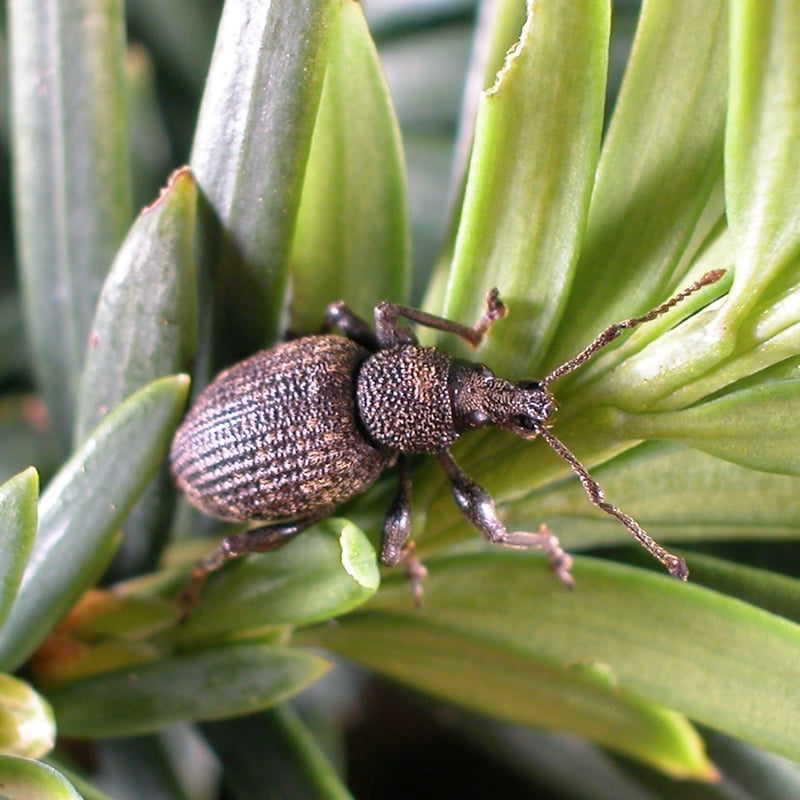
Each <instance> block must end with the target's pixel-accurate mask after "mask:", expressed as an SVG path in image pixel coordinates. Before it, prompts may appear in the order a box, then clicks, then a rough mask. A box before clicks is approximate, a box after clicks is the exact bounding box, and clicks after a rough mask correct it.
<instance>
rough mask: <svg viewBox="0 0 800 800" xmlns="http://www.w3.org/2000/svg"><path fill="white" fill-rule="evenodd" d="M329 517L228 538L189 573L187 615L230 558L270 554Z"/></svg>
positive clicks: (184, 601) (182, 596)
mask: <svg viewBox="0 0 800 800" xmlns="http://www.w3.org/2000/svg"><path fill="white" fill-rule="evenodd" d="M322 516H325V515H315V516H313V517H309V518H307V519H302V520H295V521H292V522H281V523H277V524H273V525H264V526H262V527H260V528H254V529H252V530H249V531H244V532H242V533H236V534H234V535H233V536H226V537H225V538H224V539H223V540H222V541H221V542H220V543H219V546H218V547H217V548H216V550H214V551H213V552H211V553H209V554H208V555H207V556H205V557H204V558H201V559H200V560H199V561H198V562H197V563H196V564H195V565H194V568H193V569H192V571H191V573H190V574H189V579H188V581H187V582H186V585H185V586H184V588H183V590H182V591H181V594H180V598H179V600H180V604H181V607H182V608H183V611H184V615H186V614H188V612H189V611H190V610H191V608H192V607H193V606H194V605H196V604H197V601H198V599H199V597H200V589H201V588H202V587H203V584H204V583H205V582H206V578H208V576H209V575H210V574H211V573H212V572H216V571H217V570H218V569H220V568H221V567H223V566H224V565H225V564H226V563H227V562H228V561H229V560H230V559H232V558H238V557H239V556H243V555H245V554H247V553H267V552H269V551H270V550H277V549H278V548H280V547H283V545H285V544H286V543H287V542H289V541H290V540H291V539H293V538H294V537H295V536H297V534H298V533H300V532H301V531H304V530H305V529H306V528H308V527H309V526H310V525H312V524H313V523H314V522H316V521H317V520H319V519H321V518H322Z"/></svg>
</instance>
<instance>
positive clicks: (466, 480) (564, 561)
mask: <svg viewBox="0 0 800 800" xmlns="http://www.w3.org/2000/svg"><path fill="white" fill-rule="evenodd" d="M437 458H438V460H439V463H440V464H441V465H442V467H443V468H444V471H445V472H446V473H447V477H448V478H449V479H450V484H451V487H452V490H453V497H454V498H455V501H456V504H457V505H458V507H459V509H460V510H461V513H462V514H463V515H464V516H465V517H466V518H467V520H468V521H469V522H471V523H472V524H473V525H474V526H475V527H476V528H477V529H478V530H479V531H480V532H481V533H482V534H483V535H484V536H485V537H486V538H487V539H488V540H489V541H490V542H494V543H496V544H501V545H503V546H504V547H511V548H515V549H518V550H531V549H536V550H541V551H542V552H543V553H544V554H545V556H547V560H548V562H549V564H550V569H551V571H552V572H553V573H554V574H555V576H556V577H557V578H558V579H559V580H560V581H561V583H563V584H564V585H565V586H567V587H568V588H570V589H571V588H572V587H573V586H574V581H573V579H572V575H570V573H569V569H570V567H571V566H572V559H571V558H570V557H569V554H568V553H566V552H564V550H563V549H562V548H561V545H560V544H559V543H558V539H557V538H556V537H555V535H554V534H553V533H551V532H550V531H549V530H548V529H547V527H545V526H544V525H542V526H541V527H540V528H539V530H538V531H537V532H536V533H532V532H529V531H509V530H507V529H506V527H505V525H503V523H502V522H501V521H500V517H499V516H498V514H497V508H496V507H495V504H494V500H492V497H491V495H490V494H489V493H488V492H487V491H486V490H485V489H482V488H481V487H480V486H478V484H477V483H475V481H473V480H472V478H470V477H469V476H468V475H467V474H466V473H464V472H463V471H462V469H461V468H460V467H459V466H458V464H456V462H455V461H454V460H453V457H452V456H451V455H450V454H449V453H448V452H446V451H445V452H442V453H439V454H438V455H437Z"/></svg>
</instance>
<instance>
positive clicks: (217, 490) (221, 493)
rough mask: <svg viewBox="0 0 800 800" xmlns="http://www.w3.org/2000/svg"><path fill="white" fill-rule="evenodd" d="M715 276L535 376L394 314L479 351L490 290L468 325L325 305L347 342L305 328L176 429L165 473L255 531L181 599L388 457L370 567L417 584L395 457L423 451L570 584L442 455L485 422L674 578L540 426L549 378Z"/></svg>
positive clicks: (497, 313) (565, 572) (493, 533)
mask: <svg viewBox="0 0 800 800" xmlns="http://www.w3.org/2000/svg"><path fill="white" fill-rule="evenodd" d="M722 274H723V271H722V270H715V271H713V272H709V273H707V274H706V275H704V276H703V277H702V278H700V279H699V280H698V281H695V282H694V283H693V284H691V285H690V286H689V287H687V288H686V289H684V290H683V291H681V292H678V294H676V295H674V296H673V297H672V298H670V299H669V300H667V301H666V302H664V303H662V304H661V305H659V306H656V307H655V308H653V309H652V310H650V311H648V312H647V313H645V314H643V315H642V316H639V317H631V318H630V319H627V320H623V321H622V322H620V323H617V324H614V325H610V326H608V327H607V328H606V329H604V330H603V331H601V333H600V334H599V335H598V336H597V337H596V338H595V339H594V340H593V341H592V342H590V343H589V345H588V346H587V347H586V348H584V350H582V351H581V352H580V353H578V354H577V355H576V356H574V357H573V358H572V359H570V360H569V361H567V362H565V363H564V364H562V365H561V366H559V367H556V369H554V370H552V371H551V372H550V373H549V374H548V375H546V376H545V377H544V378H542V379H541V380H538V381H537V380H528V381H519V382H511V381H507V380H505V379H503V378H500V377H498V376H496V375H495V374H494V373H493V372H492V371H491V370H489V369H488V368H487V367H484V366H483V365H481V364H474V363H471V362H469V361H463V360H460V359H456V358H453V357H452V356H450V355H449V354H448V353H446V352H445V351H443V350H440V349H439V348H433V347H420V346H419V345H418V344H417V343H416V339H415V338H414V335H413V334H412V333H411V331H410V330H408V329H407V328H405V327H404V326H402V325H400V324H398V322H397V320H398V318H399V317H404V318H405V319H408V320H411V321H413V322H417V323H419V324H421V325H426V326H428V327H430V328H433V329H435V330H440V331H445V332H447V333H451V334H454V335H456V336H459V337H461V338H462V339H464V340H465V341H467V342H468V343H470V344H472V345H473V346H474V345H477V344H478V343H479V342H480V341H481V339H482V338H483V336H484V334H485V333H486V331H487V330H488V329H489V327H490V326H491V324H492V323H493V322H494V321H495V320H497V319H499V318H500V317H502V316H504V315H505V313H506V309H505V306H504V305H503V304H502V303H501V302H500V300H499V298H498V296H497V290H493V291H491V292H490V293H489V295H488V296H487V299H486V308H485V310H484V313H483V315H482V316H481V318H480V319H479V320H478V322H477V323H476V324H475V325H474V326H472V327H467V326H464V325H460V324H458V323H456V322H452V321H450V320H446V319H442V318H441V317H435V316H433V315H431V314H427V313H425V312H424V311H420V310H418V309H414V308H408V307H406V306H398V305H395V304H393V303H388V302H383V303H380V304H379V305H378V306H376V308H375V329H374V330H373V329H372V328H371V327H370V326H369V325H368V324H367V323H366V322H364V320H362V319H360V318H359V317H357V316H356V315H355V314H353V312H352V311H350V310H349V309H348V308H347V307H346V306H345V305H344V304H343V303H333V304H331V305H330V306H328V309H327V312H326V316H325V320H326V323H327V325H328V326H332V325H334V324H336V325H338V326H339V328H341V330H342V332H343V333H344V334H345V337H341V336H333V335H328V334H324V335H319V336H307V337H304V338H301V339H297V340H295V341H291V342H287V343H285V344H281V345H278V346H277V347H274V348H272V349H271V350H265V351H263V352H261V353H258V354H257V355H255V356H253V357H251V358H249V359H247V360H245V361H242V362H241V363H239V364H236V365H235V366H233V367H231V368H230V369H228V370H226V371H225V372H223V373H221V374H220V375H219V376H218V377H217V378H216V379H215V380H214V381H213V382H212V383H211V384H210V385H209V386H208V388H206V390H205V391H204V392H202V393H201V394H200V396H199V397H198V398H197V401H196V403H195V405H194V407H193V408H192V409H191V411H190V412H189V414H188V415H187V417H186V419H185V420H184V421H183V423H182V425H181V426H180V428H179V429H178V432H177V433H176V435H175V439H174V441H173V443H172V450H171V460H172V469H173V472H174V474H175V476H176V479H177V482H178V485H179V486H180V488H181V489H182V490H183V491H184V493H185V494H186V497H187V498H188V499H189V501H190V502H191V503H192V504H193V505H194V506H196V507H197V508H198V509H200V510H201V511H203V512H204V513H206V514H209V515H211V516H214V517H219V518H221V519H226V520H233V521H239V522H244V521H250V520H260V521H262V522H264V523H266V524H265V525H263V526H261V527H259V528H256V529H254V530H249V531H246V532H245V533H239V534H235V535H233V536H229V537H227V538H226V539H224V540H223V542H222V543H221V544H220V546H219V547H218V548H217V550H215V551H214V553H212V554H211V555H210V556H208V557H207V558H205V559H203V560H202V561H200V562H199V563H198V565H197V567H196V568H195V570H194V572H193V573H192V582H191V584H190V587H189V589H188V590H187V594H186V597H187V598H188V600H189V601H192V600H193V599H194V598H195V597H196V593H197V588H198V587H199V585H200V583H201V582H202V581H203V579H204V578H205V576H206V575H207V574H208V573H209V572H211V571H213V570H215V569H218V568H219V567H220V566H221V565H222V564H223V563H224V562H225V561H226V560H227V559H228V558H231V557H233V556H237V555H241V554H243V553H248V552H265V551H267V550H273V549H275V548H277V547H280V546H281V545H282V544H283V543H284V542H286V541H287V540H288V539H289V538H291V537H292V536H294V535H296V534H297V533H299V532H300V531H302V530H303V529H304V528H306V527H308V526H309V525H310V524H312V523H313V522H314V521H316V520H318V519H320V518H322V517H324V516H327V515H328V514H329V513H330V512H332V511H333V510H334V509H335V508H336V507H337V506H339V505H340V504H341V503H343V502H345V501H346V500H349V499H351V498H353V497H355V496H357V495H359V494H361V493H362V492H363V491H365V490H366V489H367V488H368V487H369V486H371V485H372V484H373V483H374V482H375V480H376V479H377V478H378V476H379V475H380V473H381V472H382V471H383V470H385V469H386V468H387V467H390V466H392V465H394V464H395V462H398V463H399V466H400V470H399V473H400V474H399V482H398V488H397V493H396V495H395V499H394V502H393V504H392V506H391V508H390V509H389V512H388V514H387V516H386V519H385V521H384V524H383V531H382V539H381V561H382V562H383V563H384V564H386V565H387V566H391V565H394V564H398V563H399V562H401V561H406V562H407V567H408V571H409V575H410V576H411V578H412V580H413V581H414V582H415V588H416V590H417V591H418V590H419V580H420V578H421V577H422V575H423V574H424V570H423V569H422V568H421V567H420V565H419V564H418V563H417V562H416V561H415V559H414V557H413V554H412V551H410V550H409V548H407V547H405V548H404V544H405V543H406V541H407V539H408V536H409V533H410V531H411V510H410V508H411V503H410V480H409V475H408V467H407V463H406V456H407V455H408V454H412V453H430V454H432V455H434V456H435V457H436V459H437V460H438V461H439V463H440V464H441V466H442V468H443V469H444V471H445V473H446V474H447V477H448V479H449V480H450V484H451V488H452V493H453V497H454V499H455V501H456V504H457V505H458V507H459V508H460V509H461V511H462V513H463V514H464V516H465V517H466V519H467V520H468V521H469V522H471V523H472V524H473V525H474V526H475V527H476V528H477V529H478V530H480V531H481V533H483V535H484V536H485V537H486V538H487V539H488V540H489V541H491V542H495V543H497V544H502V545H505V546H506V547H513V548H532V547H534V548H539V549H541V550H543V551H544V552H545V554H546V555H547V557H548V559H549V561H550V565H551V568H552V570H553V571H554V572H555V573H556V575H558V577H559V578H560V579H561V580H562V581H563V582H564V583H566V584H568V585H571V583H572V579H571V577H570V574H569V567H570V563H571V561H570V558H569V556H568V555H567V554H566V553H564V551H563V550H562V549H561V548H560V546H559V545H558V541H557V539H556V538H555V536H553V534H552V533H550V532H549V531H548V530H547V529H545V528H542V529H541V530H540V531H538V532H528V531H512V532H510V531H508V530H507V529H506V527H505V526H504V525H503V523H502V521H501V520H500V517H499V515H498V513H497V509H496V508H495V505H494V501H493V500H492V498H491V496H490V495H489V494H488V493H487V492H486V491H485V490H484V489H482V488H481V487H480V486H478V485H477V484H476V483H475V482H474V481H473V480H472V479H471V478H470V477H469V476H468V475H466V474H465V473H464V472H463V471H462V470H461V468H460V467H459V466H458V465H457V464H456V462H455V461H454V460H453V457H452V456H451V455H450V452H449V449H450V446H451V445H452V444H453V442H455V441H456V440H457V439H458V438H459V436H460V435H461V434H462V433H463V432H465V431H467V430H470V429H473V428H481V427H496V428H502V429H504V430H507V431H510V432H512V433H514V434H516V435H517V436H520V437H522V438H525V439H534V438H536V437H541V438H542V439H544V441H545V442H546V443H547V444H548V445H549V446H550V447H551V448H552V450H553V451H554V452H555V453H556V454H557V455H558V456H560V457H561V458H562V459H564V461H566V462H567V464H568V465H569V467H570V468H571V469H572V470H573V472H575V474H576V475H577V476H578V478H579V479H580V481H581V484H582V485H583V488H584V489H585V491H586V493H587V495H588V497H589V500H590V501H591V502H592V503H593V504H594V505H595V506H597V508H599V509H600V510H602V511H604V512H605V513H607V514H610V515H611V516H613V517H616V518H617V519H618V520H619V521H620V522H621V523H622V524H623V525H624V526H625V527H626V528H628V530H629V531H630V532H631V533H632V534H633V535H634V537H635V538H636V539H637V540H638V541H639V543H640V544H642V545H643V546H644V547H645V548H646V549H647V550H648V551H649V552H650V553H651V554H652V555H653V556H654V557H655V558H657V559H658V560H659V561H660V562H661V563H662V564H664V566H665V567H666V568H667V570H668V571H669V572H670V574H672V575H674V576H675V577H678V578H681V579H684V580H685V579H686V577H687V575H688V570H687V568H686V564H685V562H684V561H683V559H682V558H679V557H678V556H674V555H672V554H671V553H668V552H667V551H666V550H664V548H663V547H661V546H660V545H659V544H658V543H657V542H655V541H654V540H653V539H651V538H650V537H649V536H648V535H647V533H645V531H644V530H643V529H642V528H641V527H640V525H639V524H638V523H637V522H636V521H635V520H634V519H633V518H632V517H629V516H628V515H627V514H625V513H624V512H622V511H620V510H619V509H618V508H617V507H616V506H614V505H612V504H611V503H608V502H607V501H606V500H605V499H604V496H603V492H602V490H601V489H600V487H599V486H598V485H597V483H596V482H595V481H594V480H593V479H592V478H591V476H590V475H589V474H588V472H587V471H586V469H585V468H584V467H583V466H582V465H581V463H580V462H579V461H578V460H577V458H575V456H574V455H573V454H572V453H571V452H570V451H569V450H568V449H567V448H566V446H565V445H564V444H562V443H561V442H560V441H559V440H558V439H557V438H556V437H555V436H554V435H553V434H552V433H551V432H550V425H551V416H552V414H553V412H554V411H555V401H554V400H553V397H552V395H551V394H550V392H549V389H548V386H549V384H550V383H552V382H554V381H556V380H558V379H559V378H560V377H562V376H564V375H566V374H568V373H569V372H572V371H573V370H575V369H577V368H578V367H580V366H581V364H583V363H584V362H585V361H587V360H588V359H589V358H591V356H592V355H593V354H594V353H596V352H597V351H598V350H600V349H601V348H603V347H605V346H606V345H607V344H609V343H610V342H612V341H614V339H616V338H617V337H618V336H619V335H620V334H621V333H622V332H623V331H625V330H627V329H630V328H633V327H636V326H637V325H640V324H641V323H643V322H647V321H649V320H652V319H655V318H656V317H658V316H660V315H661V314H664V313H665V312H666V311H668V310H669V309H671V308H672V307H673V306H675V305H676V304H678V303H680V302H681V301H682V300H683V299H684V298H686V297H688V296H689V295H690V294H692V293H693V292H695V291H697V290H698V289H700V288H701V287H703V286H706V285H708V284H710V283H714V282H715V281H717V280H719V278H720V277H721V276H722Z"/></svg>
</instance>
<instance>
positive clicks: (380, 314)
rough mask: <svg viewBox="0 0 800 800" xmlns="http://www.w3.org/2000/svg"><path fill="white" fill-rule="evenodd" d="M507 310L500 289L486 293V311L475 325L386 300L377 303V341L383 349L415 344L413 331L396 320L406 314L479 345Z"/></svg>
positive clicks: (422, 323) (421, 323)
mask: <svg viewBox="0 0 800 800" xmlns="http://www.w3.org/2000/svg"><path fill="white" fill-rule="evenodd" d="M507 313H508V310H507V309H506V307H505V305H503V301H502V300H501V299H500V296H499V294H498V291H497V289H492V290H491V291H490V292H489V293H488V294H487V295H486V305H485V308H484V310H483V313H482V314H481V317H480V319H479V320H478V321H477V322H476V323H475V324H474V325H473V326H472V327H469V326H468V325H461V324H459V323H458V322H453V321H452V320H449V319H444V318H443V317H437V316H435V315H434V314H428V313H426V312H425V311H420V310H419V309H418V308H409V307H408V306H398V305H396V304H395V303H389V302H387V301H385V300H384V301H383V302H382V303H379V304H378V305H377V306H375V331H376V333H377V336H378V343H379V344H380V346H381V347H382V348H384V347H394V346H395V345H398V344H415V343H416V339H415V337H414V335H413V334H412V333H411V331H410V330H408V328H406V327H405V326H404V325H399V324H398V322H397V318H398V317H404V318H405V319H408V320H411V321H412V322H417V323H419V324H420V325H424V326H425V327H427V328H433V329H434V330H437V331H444V332H445V333H452V334H454V335H455V336H458V337H460V338H461V339H463V340H464V341H465V342H467V343H468V344H471V345H472V346H473V347H477V346H478V345H479V344H480V343H481V341H482V339H483V337H484V336H485V335H486V332H487V331H488V330H489V328H490V327H491V326H492V323H493V322H495V320H498V319H500V318H501V317H504V316H505V315H506V314H507Z"/></svg>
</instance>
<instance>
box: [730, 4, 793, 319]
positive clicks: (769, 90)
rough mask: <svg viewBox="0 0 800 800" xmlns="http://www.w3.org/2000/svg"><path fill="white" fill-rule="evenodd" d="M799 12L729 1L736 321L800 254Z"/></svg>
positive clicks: (733, 311)
mask: <svg viewBox="0 0 800 800" xmlns="http://www.w3.org/2000/svg"><path fill="white" fill-rule="evenodd" d="M798 37H800V15H799V14H798V13H797V7H796V6H795V5H794V4H793V3H786V2H773V1H772V0H771V1H770V2H766V3H762V2H758V0H739V2H735V3H732V4H731V76H730V106H729V112H728V126H727V131H726V137H725V197H726V201H727V218H728V223H729V225H730V228H731V233H732V234H733V237H734V240H735V242H736V279H735V281H734V285H733V289H732V291H731V298H730V312H731V316H732V317H733V318H737V319H741V318H742V316H743V315H745V314H747V313H748V312H749V311H750V310H751V309H752V308H753V305H754V304H755V303H756V301H757V300H758V298H759V296H760V295H761V294H762V293H763V291H764V289H765V288H766V287H767V286H768V285H769V284H770V283H771V282H772V281H774V280H775V279H776V278H777V277H778V276H779V275H780V274H781V272H782V271H783V270H785V269H786V268H787V267H791V266H792V265H793V264H794V263H796V261H797V258H798V256H800V221H798V215H797V209H798V207H800V148H798V146H797V142H798V138H800V52H798V48H797V46H796V45H797V41H798Z"/></svg>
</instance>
